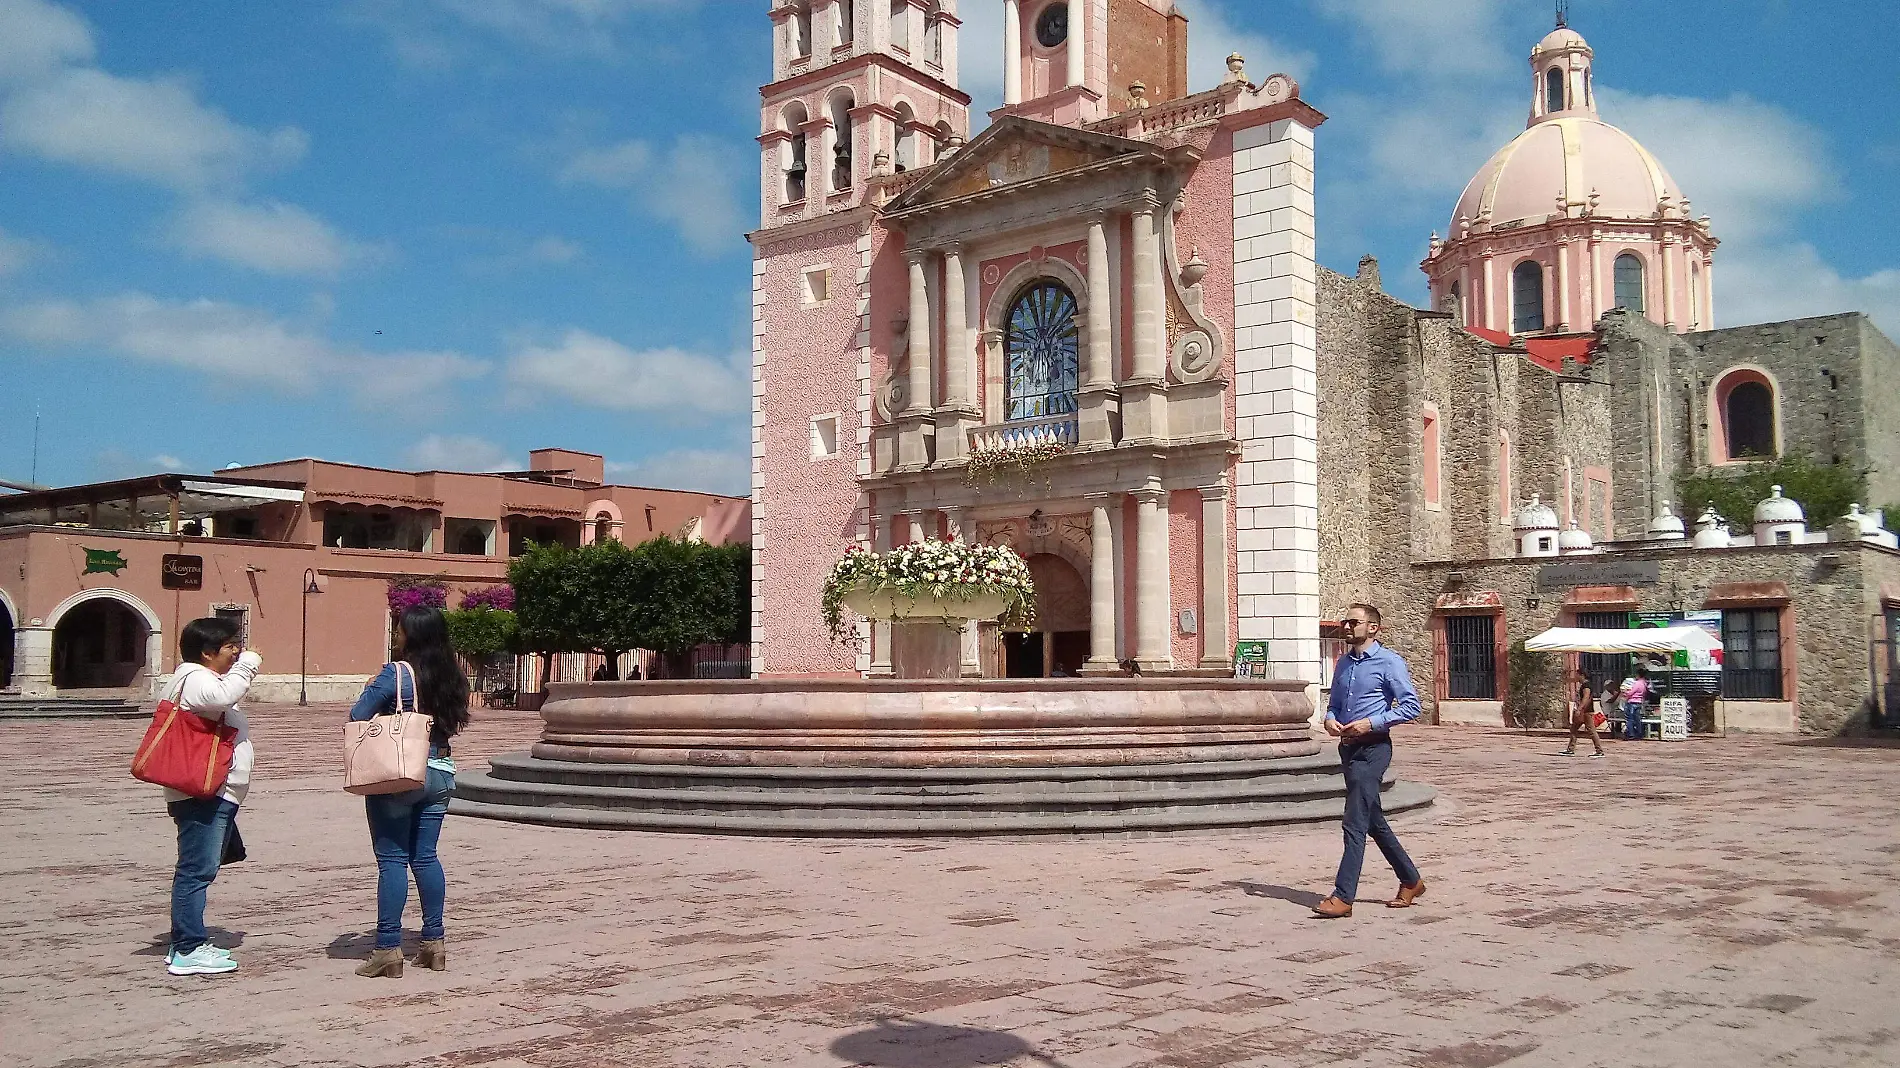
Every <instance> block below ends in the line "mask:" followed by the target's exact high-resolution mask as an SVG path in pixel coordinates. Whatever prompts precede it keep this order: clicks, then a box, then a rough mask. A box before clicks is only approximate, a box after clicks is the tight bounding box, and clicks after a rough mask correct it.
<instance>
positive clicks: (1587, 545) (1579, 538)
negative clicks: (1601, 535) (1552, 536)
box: [1557, 520, 1596, 555]
mask: <svg viewBox="0 0 1900 1068" xmlns="http://www.w3.org/2000/svg"><path fill="white" fill-rule="evenodd" d="M1557 548H1558V549H1559V550H1561V551H1562V552H1564V553H1565V554H1566V555H1568V554H1570V553H1587V552H1589V551H1590V550H1591V549H1594V548H1596V542H1595V541H1594V540H1593V539H1591V537H1590V532H1589V531H1587V530H1584V529H1583V528H1582V527H1579V526H1578V525H1577V524H1576V521H1575V520H1572V521H1571V523H1570V526H1569V527H1567V528H1566V529H1565V530H1564V532H1563V533H1562V534H1559V535H1557Z"/></svg>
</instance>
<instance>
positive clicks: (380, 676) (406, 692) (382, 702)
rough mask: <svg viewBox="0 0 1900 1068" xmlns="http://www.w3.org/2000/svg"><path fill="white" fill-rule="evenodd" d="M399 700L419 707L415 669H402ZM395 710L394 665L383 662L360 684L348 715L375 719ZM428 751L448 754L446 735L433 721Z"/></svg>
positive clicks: (412, 707)
mask: <svg viewBox="0 0 1900 1068" xmlns="http://www.w3.org/2000/svg"><path fill="white" fill-rule="evenodd" d="M402 703H403V707H404V708H406V709H416V710H418V711H420V707H419V705H418V703H417V700H416V678H415V673H414V672H410V671H406V672H404V673H403V676H402ZM395 710H396V665H395V664H384V665H383V670H381V671H379V672H377V673H376V677H375V678H373V679H371V680H369V685H368V686H365V687H363V696H361V697H358V698H357V699H356V704H355V705H353V706H351V708H350V719H351V720H365V719H374V718H375V717H377V716H381V715H386V714H388V713H391V712H394V711H395ZM429 755H430V756H432V757H446V756H448V755H449V739H448V736H447V735H445V734H443V733H442V728H441V727H439V726H436V725H435V724H434V723H431V724H430V726H429Z"/></svg>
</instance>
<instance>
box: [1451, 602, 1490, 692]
mask: <svg viewBox="0 0 1900 1068" xmlns="http://www.w3.org/2000/svg"><path fill="white" fill-rule="evenodd" d="M1496 633H1497V617H1496V616H1446V617H1445V652H1446V654H1447V655H1448V656H1449V658H1450V660H1451V665H1450V667H1451V670H1450V671H1449V672H1448V674H1447V680H1446V681H1447V684H1448V685H1447V689H1446V691H1445V696H1446V697H1447V698H1449V699H1450V700H1453V701H1495V700H1497V696H1498V658H1497V648H1496V646H1495V645H1494V644H1493V643H1494V641H1495V639H1496Z"/></svg>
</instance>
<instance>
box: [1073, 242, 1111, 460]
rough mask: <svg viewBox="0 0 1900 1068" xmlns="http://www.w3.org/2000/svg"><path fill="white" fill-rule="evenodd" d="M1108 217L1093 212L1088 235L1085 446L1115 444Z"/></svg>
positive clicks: (1081, 423) (1081, 405)
mask: <svg viewBox="0 0 1900 1068" xmlns="http://www.w3.org/2000/svg"><path fill="white" fill-rule="evenodd" d="M1107 223H1108V213H1106V212H1100V211H1098V212H1092V213H1090V215H1089V231H1088V321H1087V327H1086V333H1085V335H1084V337H1083V339H1082V388H1081V390H1080V393H1081V396H1079V397H1078V398H1077V405H1076V406H1077V409H1078V411H1077V416H1076V421H1077V424H1078V425H1077V428H1076V429H1077V433H1078V436H1079V437H1080V439H1081V444H1082V445H1084V446H1090V445H1093V446H1098V447H1100V446H1107V445H1109V444H1112V441H1111V435H1110V428H1109V423H1108V404H1109V396H1108V394H1109V392H1110V391H1111V390H1113V389H1114V385H1115V376H1114V368H1113V366H1112V365H1113V360H1114V343H1115V342H1114V337H1115V330H1114V322H1115V300H1114V295H1113V294H1114V285H1113V283H1111V282H1110V280H1109V273H1108V230H1107Z"/></svg>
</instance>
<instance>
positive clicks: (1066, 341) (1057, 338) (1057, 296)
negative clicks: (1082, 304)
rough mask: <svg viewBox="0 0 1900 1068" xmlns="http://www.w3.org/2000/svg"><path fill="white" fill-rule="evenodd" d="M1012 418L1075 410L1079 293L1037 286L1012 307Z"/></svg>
mask: <svg viewBox="0 0 1900 1068" xmlns="http://www.w3.org/2000/svg"><path fill="white" fill-rule="evenodd" d="M1007 344H1008V352H1009V393H1008V399H1009V412H1008V416H1007V418H1010V419H1041V418H1043V417H1044V416H1051V415H1067V414H1070V413H1072V412H1074V411H1075V386H1076V345H1077V333H1076V325H1075V295H1074V294H1072V293H1070V292H1069V290H1068V289H1067V287H1065V286H1063V285H1062V284H1061V283H1059V282H1047V281H1045V282H1037V283H1036V284H1035V285H1033V286H1031V287H1030V288H1029V289H1027V290H1025V291H1024V292H1023V294H1022V295H1021V296H1019V297H1017V298H1016V303H1015V304H1014V305H1012V306H1011V307H1010V309H1009V335H1008V340H1007Z"/></svg>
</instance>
